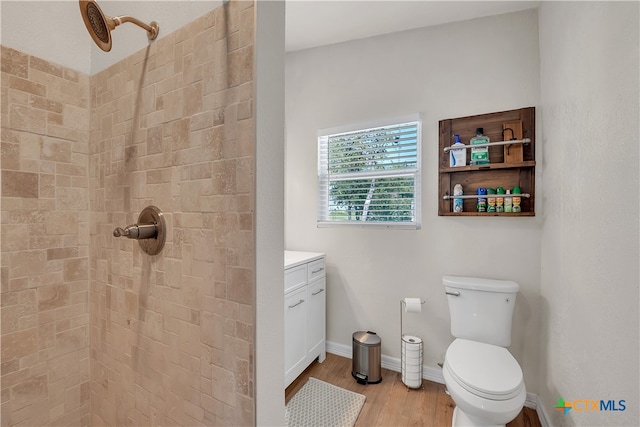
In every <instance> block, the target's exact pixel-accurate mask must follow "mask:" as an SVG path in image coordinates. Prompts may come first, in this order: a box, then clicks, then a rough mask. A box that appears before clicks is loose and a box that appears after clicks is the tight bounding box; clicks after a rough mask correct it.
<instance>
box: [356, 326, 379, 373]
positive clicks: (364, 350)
mask: <svg viewBox="0 0 640 427" xmlns="http://www.w3.org/2000/svg"><path fill="white" fill-rule="evenodd" d="M381 344H382V340H381V339H380V337H379V336H378V335H377V334H376V333H375V332H371V331H366V332H364V331H358V332H354V333H353V357H352V362H353V370H352V371H351V375H352V376H353V378H355V380H356V381H357V382H358V383H360V384H377V383H379V382H380V381H382V374H381V354H380V351H381V350H380V346H381Z"/></svg>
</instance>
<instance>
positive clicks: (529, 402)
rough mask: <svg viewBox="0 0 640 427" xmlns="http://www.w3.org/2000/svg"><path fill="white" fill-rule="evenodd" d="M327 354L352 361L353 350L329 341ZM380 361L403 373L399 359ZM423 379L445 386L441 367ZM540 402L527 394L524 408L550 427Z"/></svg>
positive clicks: (426, 370)
mask: <svg viewBox="0 0 640 427" xmlns="http://www.w3.org/2000/svg"><path fill="white" fill-rule="evenodd" d="M327 353H331V354H335V355H338V356H342V357H346V358H347V359H351V358H352V357H353V349H352V348H351V347H350V346H348V345H344V344H338V343H335V342H331V341H327ZM380 359H381V360H380V364H381V365H382V367H383V368H385V369H389V370H390V371H394V372H401V366H402V364H401V361H400V359H399V358H397V357H391V356H385V355H384V354H383V355H382V356H381V357H380ZM422 378H423V379H425V380H429V381H433V382H436V383H439V384H444V377H443V376H442V369H441V368H439V367H433V366H423V367H422ZM539 402H540V399H538V395H537V394H534V393H527V399H526V400H525V401H524V406H526V407H527V408H531V409H535V410H536V412H537V413H538V418H540V424H542V427H549V423H548V420H549V417H548V414H547V413H546V411H545V410H544V407H543V406H542V405H540V404H539Z"/></svg>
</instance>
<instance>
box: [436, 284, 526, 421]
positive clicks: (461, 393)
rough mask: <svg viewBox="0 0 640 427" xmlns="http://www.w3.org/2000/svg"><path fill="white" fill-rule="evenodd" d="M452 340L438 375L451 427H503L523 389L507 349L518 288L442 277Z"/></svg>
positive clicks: (514, 413) (515, 413)
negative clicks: (451, 407)
mask: <svg viewBox="0 0 640 427" xmlns="http://www.w3.org/2000/svg"><path fill="white" fill-rule="evenodd" d="M443 284H444V285H445V293H446V295H447V301H448V303H449V311H450V316H451V335H453V336H454V337H455V338H456V339H455V340H454V341H453V342H452V343H451V345H449V348H447V352H446V354H445V360H444V365H443V368H442V373H443V376H444V382H445V384H446V386H447V390H448V391H449V394H450V395H451V398H452V399H453V401H454V402H455V404H456V408H455V410H454V412H453V419H452V425H453V426H485V427H487V426H504V425H505V424H506V423H508V422H510V421H512V420H513V419H514V418H515V417H517V416H518V414H519V413H520V411H521V410H522V407H523V406H524V401H525V400H526V397H527V391H526V389H525V386H524V381H523V378H522V369H521V368H520V365H519V364H518V362H517V361H516V359H515V358H514V357H513V356H512V355H511V353H509V350H507V347H509V345H510V344H511V322H512V316H513V309H514V306H515V301H516V294H517V293H518V291H519V289H520V285H518V284H517V283H515V282H512V281H508V280H493V279H483V278H474V277H459V276H445V277H443Z"/></svg>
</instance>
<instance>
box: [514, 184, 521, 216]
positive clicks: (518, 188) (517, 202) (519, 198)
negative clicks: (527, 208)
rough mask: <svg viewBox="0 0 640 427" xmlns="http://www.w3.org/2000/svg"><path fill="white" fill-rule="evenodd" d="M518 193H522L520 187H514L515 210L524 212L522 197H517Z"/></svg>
mask: <svg viewBox="0 0 640 427" xmlns="http://www.w3.org/2000/svg"><path fill="white" fill-rule="evenodd" d="M516 194H522V193H521V191H520V187H517V186H516V187H513V212H522V206H520V203H521V202H522V198H521V197H519V196H518V197H516Z"/></svg>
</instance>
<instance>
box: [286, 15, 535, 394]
mask: <svg viewBox="0 0 640 427" xmlns="http://www.w3.org/2000/svg"><path fill="white" fill-rule="evenodd" d="M537 20H538V18H537V12H536V10H529V11H524V12H517V13H513V14H507V15H501V16H494V17H489V18H482V19H477V20H471V21H465V22H460V23H456V24H448V25H443V26H437V27H429V28H422V29H417V30H410V31H406V32H401V33H394V34H391V35H385V36H379V37H374V38H369V39H364V40H357V41H353V42H346V43H341V44H336V45H331V46H326V47H320V48H314V49H309V50H304V51H298V52H294V53H290V54H287V57H286V98H285V99H286V110H285V111H286V146H285V150H286V152H285V159H286V160H285V246H286V247H287V249H293V250H309V251H317V252H325V253H326V254H327V272H328V276H327V283H328V293H327V298H328V299H327V339H328V340H329V341H332V342H335V343H339V344H343V345H347V346H351V334H352V333H353V332H355V331H358V330H372V331H376V332H377V333H378V334H379V335H380V336H381V338H382V353H383V355H388V356H392V357H398V358H399V357H400V330H399V329H400V325H399V323H400V306H399V304H400V303H399V301H400V300H401V299H402V298H404V297H421V298H423V299H426V300H427V303H426V304H425V306H424V310H423V313H421V314H414V315H411V316H406V317H405V332H414V333H416V334H417V335H419V336H420V337H422V338H423V340H424V341H425V365H428V366H432V367H436V363H438V362H441V361H443V360H444V353H445V351H446V348H447V346H448V345H449V343H450V342H451V341H452V340H453V338H452V337H451V335H450V333H449V325H450V324H449V310H448V307H447V302H446V299H445V295H444V290H443V287H442V284H441V278H442V276H443V275H447V274H456V275H471V276H480V277H491V278H498V279H511V280H515V281H517V282H519V283H520V284H521V286H522V292H521V294H520V295H518V300H517V303H516V309H515V310H516V313H515V318H514V331H513V343H512V346H511V351H512V353H513V354H514V355H515V357H516V358H517V359H518V361H519V362H520V364H521V366H522V367H523V370H524V373H525V381H526V384H527V389H528V391H531V392H534V393H535V392H536V391H537V386H538V385H537V377H538V367H539V360H538V344H539V333H540V326H539V323H540V316H539V311H540V306H539V302H540V292H539V288H540V235H541V218H540V216H537V217H533V218H532V217H529V218H495V217H492V218H487V217H485V218H480V217H476V218H474V217H466V218H455V217H439V216H438V215H437V211H438V208H437V202H438V200H437V199H438V195H437V189H438V173H437V172H438V155H439V153H438V150H437V147H438V121H439V120H442V119H448V118H455V117H462V116H467V115H473V114H482V113H488V112H494V111H503V110H509V109H514V108H521V107H529V106H536V107H537V106H538V105H539V100H540V97H539V94H540V86H539V54H538V29H537V22H538V21H537ZM415 112H419V113H422V114H423V119H424V121H423V145H422V146H423V170H424V173H423V182H422V197H423V206H422V208H423V214H422V223H423V226H422V229H421V230H417V231H415V230H413V231H411V230H365V229H362V228H348V229H346V228H339V229H338V228H320V229H319V228H317V227H316V206H317V204H316V171H317V153H316V150H317V149H316V137H317V131H318V130H319V129H323V128H329V127H334V126H339V125H344V124H349V123H358V122H363V121H370V120H375V119H378V118H386V117H395V116H400V115H405V114H409V113H415ZM538 143H540V141H538ZM538 148H539V145H538ZM537 191H538V192H539V193H538V197H540V196H541V195H542V186H538V187H537ZM537 200H538V198H537ZM537 209H538V211H539V209H540V206H537ZM538 215H539V214H538Z"/></svg>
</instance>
